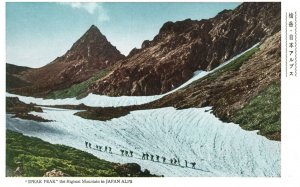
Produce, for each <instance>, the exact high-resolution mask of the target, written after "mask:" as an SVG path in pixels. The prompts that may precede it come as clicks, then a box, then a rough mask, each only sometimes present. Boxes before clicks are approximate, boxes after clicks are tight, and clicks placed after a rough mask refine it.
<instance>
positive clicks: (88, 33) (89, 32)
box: [82, 25, 105, 38]
mask: <svg viewBox="0 0 300 187" xmlns="http://www.w3.org/2000/svg"><path fill="white" fill-rule="evenodd" d="M86 36H91V37H105V36H104V35H103V34H102V33H101V32H100V30H99V28H98V27H97V26H95V25H92V26H91V27H90V28H89V29H88V30H87V31H86V32H85V33H84V35H83V36H82V38H83V37H86Z"/></svg>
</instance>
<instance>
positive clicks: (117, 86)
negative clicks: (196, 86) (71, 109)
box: [89, 2, 281, 96]
mask: <svg viewBox="0 0 300 187" xmlns="http://www.w3.org/2000/svg"><path fill="white" fill-rule="evenodd" d="M280 6H281V5H280V3H253V2H252V3H243V4H241V5H240V6H239V7H237V8H236V9H234V10H224V11H222V12H220V13H219V14H218V15H216V16H215V17H214V18H211V19H207V20H200V21H194V20H190V19H187V20H184V21H178V22H175V23H173V22H167V23H165V24H164V25H163V26H162V28H161V29H160V31H159V33H158V35H157V36H155V37H154V39H153V40H152V41H144V42H143V44H142V47H141V49H136V48H135V49H133V50H132V51H131V52H130V54H129V55H128V57H126V58H125V59H123V60H121V61H120V63H118V65H117V66H116V67H115V68H114V69H113V71H112V72H111V73H110V74H108V75H107V76H105V77H103V78H101V79H100V80H98V81H97V82H96V83H94V84H93V85H92V86H91V87H90V89H89V91H90V92H93V93H96V94H104V95H112V96H118V95H154V94H162V93H165V92H168V91H170V90H172V89H174V88H176V87H178V86H179V85H181V84H182V83H184V82H185V81H187V80H188V79H189V78H191V77H192V76H193V72H195V71H196V70H199V69H200V70H211V69H214V68H215V67H217V66H218V65H220V64H222V63H223V62H224V61H226V60H228V59H230V58H231V57H233V56H235V55H237V54H239V53H241V52H242V51H244V50H246V49H247V48H249V47H251V46H252V45H254V44H255V43H257V42H259V41H262V40H263V39H264V38H266V37H268V36H271V35H273V34H274V33H276V32H278V31H279V30H280V15H281V8H280Z"/></svg>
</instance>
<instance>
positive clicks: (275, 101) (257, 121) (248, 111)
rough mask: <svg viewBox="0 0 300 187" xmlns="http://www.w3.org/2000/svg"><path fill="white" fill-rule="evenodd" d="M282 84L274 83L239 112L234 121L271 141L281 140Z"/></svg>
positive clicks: (234, 116)
mask: <svg viewBox="0 0 300 187" xmlns="http://www.w3.org/2000/svg"><path fill="white" fill-rule="evenodd" d="M280 106H281V105H280V83H273V84H272V85H270V86H269V87H268V88H266V89H265V90H263V91H262V92H261V93H259V94H258V95H256V96H255V97H254V98H252V99H251V100H250V101H249V102H248V103H247V105H246V106H245V107H243V108H242V109H241V110H238V111H237V112H236V113H235V114H234V115H233V118H232V120H233V121H234V122H235V123H238V124H240V126H241V127H242V128H243V129H245V130H257V129H259V130H260V131H259V134H261V135H263V136H266V137H268V138H269V139H275V140H280V139H281V138H280V134H281V133H280V132H281V126H280V125H281V123H280V120H281V117H280V114H281V110H280Z"/></svg>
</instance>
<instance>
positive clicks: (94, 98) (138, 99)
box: [6, 44, 258, 107]
mask: <svg viewBox="0 0 300 187" xmlns="http://www.w3.org/2000/svg"><path fill="white" fill-rule="evenodd" d="M257 45H258V44H255V45H254V46H253V47H251V48H250V49H248V50H246V51H244V52H243V53H241V54H239V55H237V56H235V57H233V58H232V59H230V60H228V61H227V62H224V63H223V64H221V65H220V66H218V67H217V68H215V69H213V70H211V71H208V72H206V71H201V70H198V71H196V72H195V73H194V76H193V77H192V78H191V79H189V80H188V81H187V82H185V83H184V84H182V85H181V86H179V87H178V88H176V89H174V90H172V91H170V92H168V93H165V94H162V95H152V96H120V97H110V96H105V95H95V94H92V93H91V94H89V95H88V96H87V97H85V98H82V99H76V98H66V99H43V98H34V97H26V96H20V95H15V94H11V93H6V96H7V97H18V98H19V99H20V100H21V101H23V102H24V103H27V104H29V103H36V104H38V105H78V104H81V103H83V104H85V105H87V106H101V107H111V106H113V107H117V106H129V105H139V104H144V103H149V102H151V101H155V100H158V99H160V98H162V97H163V96H166V95H168V94H171V93H173V92H175V91H177V90H179V89H181V88H183V87H185V86H187V85H189V84H191V83H192V82H194V81H195V80H198V79H200V78H202V77H204V76H205V75H207V74H209V73H212V72H214V71H216V70H218V69H220V68H221V67H223V66H225V65H226V64H228V63H230V62H232V61H233V60H235V59H236V58H238V57H240V56H241V55H243V54H244V53H246V52H247V51H249V50H251V49H252V48H254V47H256V46H257Z"/></svg>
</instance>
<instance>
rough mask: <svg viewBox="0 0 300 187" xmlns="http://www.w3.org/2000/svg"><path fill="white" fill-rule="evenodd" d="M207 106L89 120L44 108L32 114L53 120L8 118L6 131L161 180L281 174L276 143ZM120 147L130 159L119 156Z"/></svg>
mask: <svg viewBox="0 0 300 187" xmlns="http://www.w3.org/2000/svg"><path fill="white" fill-rule="evenodd" d="M208 109H210V108H208V107H206V108H197V109H195V108H192V109H185V110H176V109H174V108H172V107H168V108H160V109H152V110H140V111H134V112H131V113H130V114H129V115H126V116H124V117H121V118H115V119H112V120H110V121H106V122H103V121H96V120H87V119H83V118H80V117H78V116H75V115H73V114H74V113H75V112H76V111H74V110H64V109H54V108H46V107H43V110H44V113H37V112H32V114H34V115H38V116H41V117H43V118H45V119H49V120H55V122H33V121H28V120H21V119H16V118H11V115H9V114H8V115H7V129H11V130H13V131H17V132H21V133H23V134H25V135H28V136H34V137H38V138H41V139H43V140H45V141H47V142H50V143H55V144H64V145H68V146H71V147H74V148H77V149H80V150H84V151H87V152H90V153H92V154H94V155H95V156H97V157H99V158H102V159H105V160H108V161H112V162H118V163H132V162H135V163H138V164H140V165H141V167H142V169H149V170H150V171H151V173H155V174H158V175H164V176H280V142H276V141H270V140H268V139H266V138H265V137H262V136H259V135H257V134H256V133H255V132H251V131H245V130H242V129H241V128H240V127H239V126H238V125H236V124H233V123H224V122H222V121H220V120H219V119H218V118H216V117H215V116H214V115H213V114H211V113H210V112H209V111H208V112H207V110H208ZM85 141H89V142H91V143H92V146H93V147H94V148H95V145H96V144H98V145H102V146H105V145H106V146H110V147H112V151H113V154H109V153H104V152H100V151H97V150H94V149H89V148H85V143H84V142H85ZM120 149H126V150H132V151H134V157H125V156H123V157H122V156H120V151H119V150H120ZM142 152H148V153H151V154H153V155H156V154H157V155H160V156H165V157H166V158H167V162H168V163H169V159H170V158H179V159H180V163H181V166H184V160H185V159H186V160H187V161H188V162H193V161H194V162H196V169H192V168H190V167H191V165H190V164H189V165H188V166H189V168H186V167H180V166H174V165H170V164H162V163H161V160H160V162H152V161H147V160H142V159H141V157H142V155H141V154H142Z"/></svg>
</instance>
